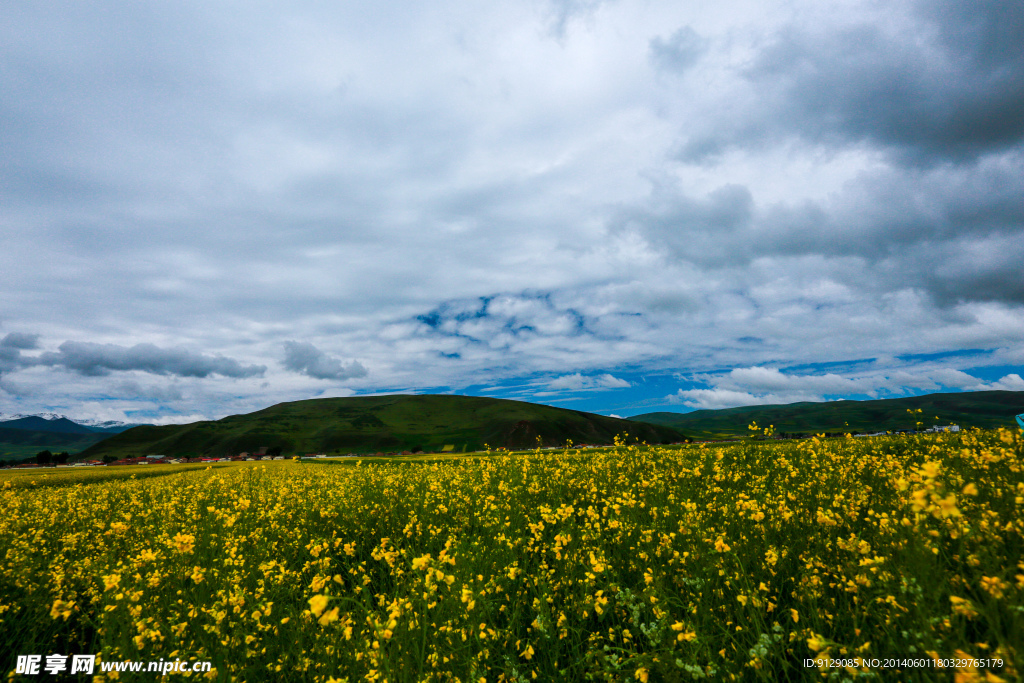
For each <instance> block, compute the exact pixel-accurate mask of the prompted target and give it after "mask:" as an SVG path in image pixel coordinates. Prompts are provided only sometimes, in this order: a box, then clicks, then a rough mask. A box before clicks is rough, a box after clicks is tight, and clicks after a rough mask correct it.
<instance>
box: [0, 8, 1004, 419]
mask: <svg viewBox="0 0 1024 683" xmlns="http://www.w3.org/2000/svg"><path fill="white" fill-rule="evenodd" d="M1021 45H1024V3H1020V2H1017V1H1016V0H1002V1H1000V0H970V1H967V0H964V1H952V0H934V1H931V2H913V1H911V2H905V3H889V2H878V1H863V2H862V1H852V0H851V1H847V0H836V1H834V2H827V3H822V2H816V1H811V0H768V1H765V0H758V1H757V2H755V1H753V0H720V1H719V2H715V3H679V2H675V1H666V2H662V1H660V0H643V1H628V0H618V1H613V0H512V1H510V2H504V3H474V2H465V1H451V0H438V1H436V2H431V3H421V2H401V1H396V2H390V3H383V4H381V3H377V4H374V3H369V4H368V3H352V2H316V1H303V0H296V1H295V2H289V3H263V2H255V3H237V2H227V1H223V0H203V2H190V1H188V0H182V1H181V2H174V3H137V2H128V1H123V2H111V1H105V0H97V1H96V2H89V3H71V4H68V3H62V2H47V1H46V0H33V2H21V1H15V2H5V3H3V4H2V5H0V236H2V240H0V413H3V414H17V413H33V412H58V413H62V414H65V415H68V416H69V417H72V418H77V419H93V420H122V421H131V422H153V423H173V422H189V421H193V420H198V419H213V418H219V417H223V416H225V415H229V414H235V413H241V412H250V411H253V410H258V409H260V408H263V407H266V406H268V405H272V404H274V403H279V402H282V401H290V400H299V399H307V398H317V397H333V396H354V395H367V394H380V393H456V394H466V395H478V396H496V397H501V398H512V399H517V400H527V401H534V402H540V403H547V404H550V405H556V406H562V407H567V408H574V409H578V410H587V411H592V412H598V413H602V414H607V415H621V416H629V415H636V414H640V413H645V412H653V411H657V410H670V411H678V412H688V411H690V410H694V409H700V408H724V407H732V406H738V405H753V404H766V403H791V402H795V401H823V400H837V399H866V398H891V397H898V396H907V395H917V394H921V393H931V392H938V391H973V390H983V389H1005V390H1013V391H1024V379H1022V376H1024V277H1022V276H1021V266H1022V264H1024V50H1022V49H1021Z"/></svg>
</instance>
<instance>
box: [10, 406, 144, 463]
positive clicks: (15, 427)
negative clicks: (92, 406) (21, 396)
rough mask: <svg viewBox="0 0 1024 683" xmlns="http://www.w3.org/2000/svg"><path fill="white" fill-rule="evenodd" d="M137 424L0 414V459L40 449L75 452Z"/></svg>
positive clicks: (58, 416)
mask: <svg viewBox="0 0 1024 683" xmlns="http://www.w3.org/2000/svg"><path fill="white" fill-rule="evenodd" d="M137 426H139V425H137V424H128V423H126V422H116V421H102V422H101V421H96V420H82V421H77V422H76V421H74V420H70V419H68V418H67V417H65V416H64V415H57V414H56V413H40V414H36V415H23V414H19V415H0V461H3V460H13V459H20V458H27V457H30V456H33V455H35V454H36V453H38V452H39V451H44V450H45V451H51V452H54V453H58V452H60V451H67V452H69V453H77V452H79V451H83V450H85V449H86V448H88V447H89V446H92V445H93V444H95V443H98V442H100V441H102V440H103V439H105V438H107V437H108V436H110V435H112V434H118V433H120V432H123V431H125V430H128V429H131V428H132V427H137Z"/></svg>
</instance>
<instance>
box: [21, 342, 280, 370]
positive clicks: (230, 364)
mask: <svg viewBox="0 0 1024 683" xmlns="http://www.w3.org/2000/svg"><path fill="white" fill-rule="evenodd" d="M33 363H34V364H37V365H48V366H57V367H62V368H66V369H67V370H71V371H73V372H77V373H80V374H82V375H89V376H103V375H108V374H110V373H111V372H115V371H117V372H127V371H131V370H138V371H141V372H147V373H152V374H154V375H175V376H178V377H209V376H210V375H221V376H223V377H234V378H240V377H260V376H262V375H263V373H264V372H266V369H267V368H266V366H263V365H242V364H241V363H239V362H238V361H236V360H233V359H231V358H225V357H223V356H207V355H204V354H201V353H193V352H191V351H187V350H185V349H162V348H159V347H158V346H156V345H154V344H136V345H135V346H131V347H125V346H118V345H117V344H94V343H91V342H75V341H66V342H64V343H63V344H61V345H60V347H59V348H58V351H57V352H56V353H54V352H52V351H47V352H44V353H42V354H40V355H39V357H38V358H36V359H34V361H33Z"/></svg>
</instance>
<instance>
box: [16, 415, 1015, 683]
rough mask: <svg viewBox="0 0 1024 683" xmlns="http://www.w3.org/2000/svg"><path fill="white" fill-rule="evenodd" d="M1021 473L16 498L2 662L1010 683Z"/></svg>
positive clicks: (257, 465)
mask: <svg viewBox="0 0 1024 683" xmlns="http://www.w3.org/2000/svg"><path fill="white" fill-rule="evenodd" d="M1022 458H1024V441H1022V440H1021V438H1020V436H1019V435H1018V434H1017V433H1015V432H1011V431H1009V430H1002V431H974V432H971V433H965V434H940V435H923V436H915V437H879V438H873V439H854V438H848V439H827V440H819V439H812V440H808V441H803V442H751V441H748V442H745V443H739V444H730V445H724V446H718V447H698V446H688V447H640V446H625V445H622V446H619V447H617V448H615V449H611V450H606V451H593V452H587V451H584V452H580V451H576V450H567V451H564V452H542V451H538V452H533V453H525V454H494V453H491V454H486V453H485V454H483V455H482V456H474V457H466V458H459V457H452V456H445V457H429V458H428V457H419V458H410V459H408V460H406V461H404V462H399V461H396V460H389V461H383V460H375V461H371V460H368V459H362V460H357V461H341V462H338V463H336V464H327V463H325V462H323V461H313V462H294V461H290V460H289V461H272V462H267V463H264V462H252V463H237V464H236V463H232V464H229V465H228V464H226V465H225V466H224V467H222V468H220V469H211V468H205V467H204V468H203V469H191V470H188V471H176V473H174V474H172V475H169V476H167V475H165V476H157V477H153V478H146V479H143V478H139V477H135V478H132V477H131V475H130V474H128V475H127V476H128V477H129V478H123V476H122V474H121V472H116V474H117V475H118V478H116V479H111V480H107V481H86V479H85V478H87V475H89V474H91V472H81V473H79V472H72V473H70V474H73V475H76V476H81V477H83V479H82V480H80V481H76V480H75V479H74V477H72V476H69V478H67V479H65V480H62V481H61V482H54V484H55V485H49V486H42V485H40V484H39V483H38V482H37V483H36V484H35V485H27V486H26V485H24V482H25V479H26V477H27V476H29V475H28V473H16V474H14V473H11V474H4V475H2V476H0V500H2V503H3V507H4V510H5V512H6V514H5V515H4V516H3V518H0V548H4V549H5V554H4V555H3V557H4V560H3V564H2V565H0V643H4V646H5V649H6V650H7V651H8V652H10V653H11V654H12V655H13V654H28V653H37V654H40V653H41V654H49V653H51V652H59V653H64V654H68V653H99V654H100V655H101V658H102V659H103V660H104V661H108V662H110V661H120V660H123V659H133V660H157V659H160V658H163V659H174V658H181V659H185V660H198V661H203V660H210V661H212V662H213V664H214V667H215V669H214V670H213V671H211V676H210V677H211V678H213V679H217V680H224V681H228V680H235V681H262V680H268V679H273V680H281V681H325V682H327V681H332V682H336V681H344V680H348V681H357V680H371V681H385V680H386V681H392V682H394V681H423V680H427V681H456V680H459V681H474V682H479V681H480V680H487V681H499V680H503V681H529V680H534V677H536V680H542V681H559V680H562V681H588V680H594V681H625V680H630V681H684V680H685V681H690V680H703V679H708V680H729V679H732V678H735V679H736V680H764V681H777V680H819V679H820V678H821V672H820V671H819V670H817V669H812V668H805V667H804V665H803V662H804V660H805V659H808V658H815V657H818V658H821V657H835V658H842V659H845V660H847V661H850V660H852V659H854V658H856V657H860V658H868V659H870V658H878V659H879V661H882V660H884V659H886V658H890V657H917V658H920V659H922V660H924V661H934V660H933V658H938V659H940V660H944V659H947V658H954V657H957V658H960V659H961V660H962V661H961V663H963V661H964V660H966V659H968V656H970V657H975V658H984V659H985V660H990V659H1000V660H1002V662H1003V664H1002V666H996V665H994V664H988V663H987V662H986V664H985V665H984V666H983V667H982V668H981V669H980V670H977V671H972V670H970V667H969V666H967V665H964V666H963V667H962V670H961V671H959V672H957V676H958V679H957V680H960V681H980V680H986V679H985V678H984V676H985V675H986V670H987V673H988V674H990V675H992V676H998V677H1000V678H1001V679H1005V680H1014V679H1015V678H1016V677H1017V676H1018V675H1019V667H1020V664H1021V662H1020V656H1021V653H1020V652H1019V651H1018V648H1019V647H1020V644H1021V643H1022V642H1024V520H1022V516H1021V510H1022V509H1024V469H1022ZM123 469H127V468H123ZM166 469H167V470H171V469H172V468H170V467H168V468H166ZM134 471H135V472H138V469H136V470H134ZM9 661H10V664H9V666H11V667H12V668H13V656H12V657H11V658H10V660H9ZM954 668H955V667H954ZM897 669H899V670H897ZM826 674H830V680H831V679H833V678H834V679H836V680H850V679H853V678H854V677H856V676H858V675H862V676H867V680H871V679H872V677H874V678H875V679H880V680H894V679H898V680H902V681H931V680H936V678H939V679H940V680H941V679H943V678H947V679H951V678H952V677H953V669H950V670H948V671H947V672H946V673H945V674H940V673H939V672H937V671H936V670H935V669H934V668H906V667H900V666H898V665H897V666H895V667H891V668H888V669H882V668H881V666H879V665H874V666H870V667H863V666H851V667H850V668H849V670H847V669H843V668H837V669H835V670H834V671H831V672H826ZM13 678H14V679H15V680H20V679H19V677H17V676H14V677H13ZM25 679H26V680H28V677H25ZM988 680H993V679H991V678H990V679H988Z"/></svg>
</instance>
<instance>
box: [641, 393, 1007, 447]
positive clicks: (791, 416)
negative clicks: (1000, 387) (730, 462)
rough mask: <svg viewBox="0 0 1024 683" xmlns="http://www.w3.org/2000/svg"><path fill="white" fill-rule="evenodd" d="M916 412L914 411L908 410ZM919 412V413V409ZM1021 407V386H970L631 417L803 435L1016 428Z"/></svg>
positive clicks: (700, 434) (733, 431) (707, 433)
mask: <svg viewBox="0 0 1024 683" xmlns="http://www.w3.org/2000/svg"><path fill="white" fill-rule="evenodd" d="M908 410H909V411H914V412H913V413H910V412H908ZM918 411H920V412H918ZM1022 412H1024V391H970V392H960V393H955V394H927V395H925V396H912V397H909V398H892V399H881V400H873V401H827V402H824V403H808V402H802V403H791V404H788V405H775V406H745V407H742V408H726V409H723V410H695V411H693V412H690V413H647V414H645V415H637V416H635V417H631V418H630V419H631V420H636V421H640V422H648V423H651V424H660V425H664V426H668V427H674V428H676V429H679V430H682V431H684V432H686V433H687V434H691V435H692V436H694V437H696V438H723V437H728V436H730V435H743V436H745V435H747V434H748V431H747V425H749V424H750V423H751V422H757V424H759V425H762V426H765V427H767V426H768V425H774V426H775V431H776V432H790V433H794V432H795V433H802V434H808V435H810V434H820V433H846V432H850V431H853V432H865V433H873V432H879V431H881V432H884V431H887V430H897V429H911V430H913V429H916V428H917V427H918V423H920V424H921V426H923V427H930V426H932V425H935V424H938V425H948V424H958V425H960V426H961V427H964V428H967V427H980V428H984V429H995V428H999V427H1011V428H1012V427H1014V426H1015V425H1014V419H1013V416H1014V415H1016V414H1019V413H1022Z"/></svg>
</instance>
